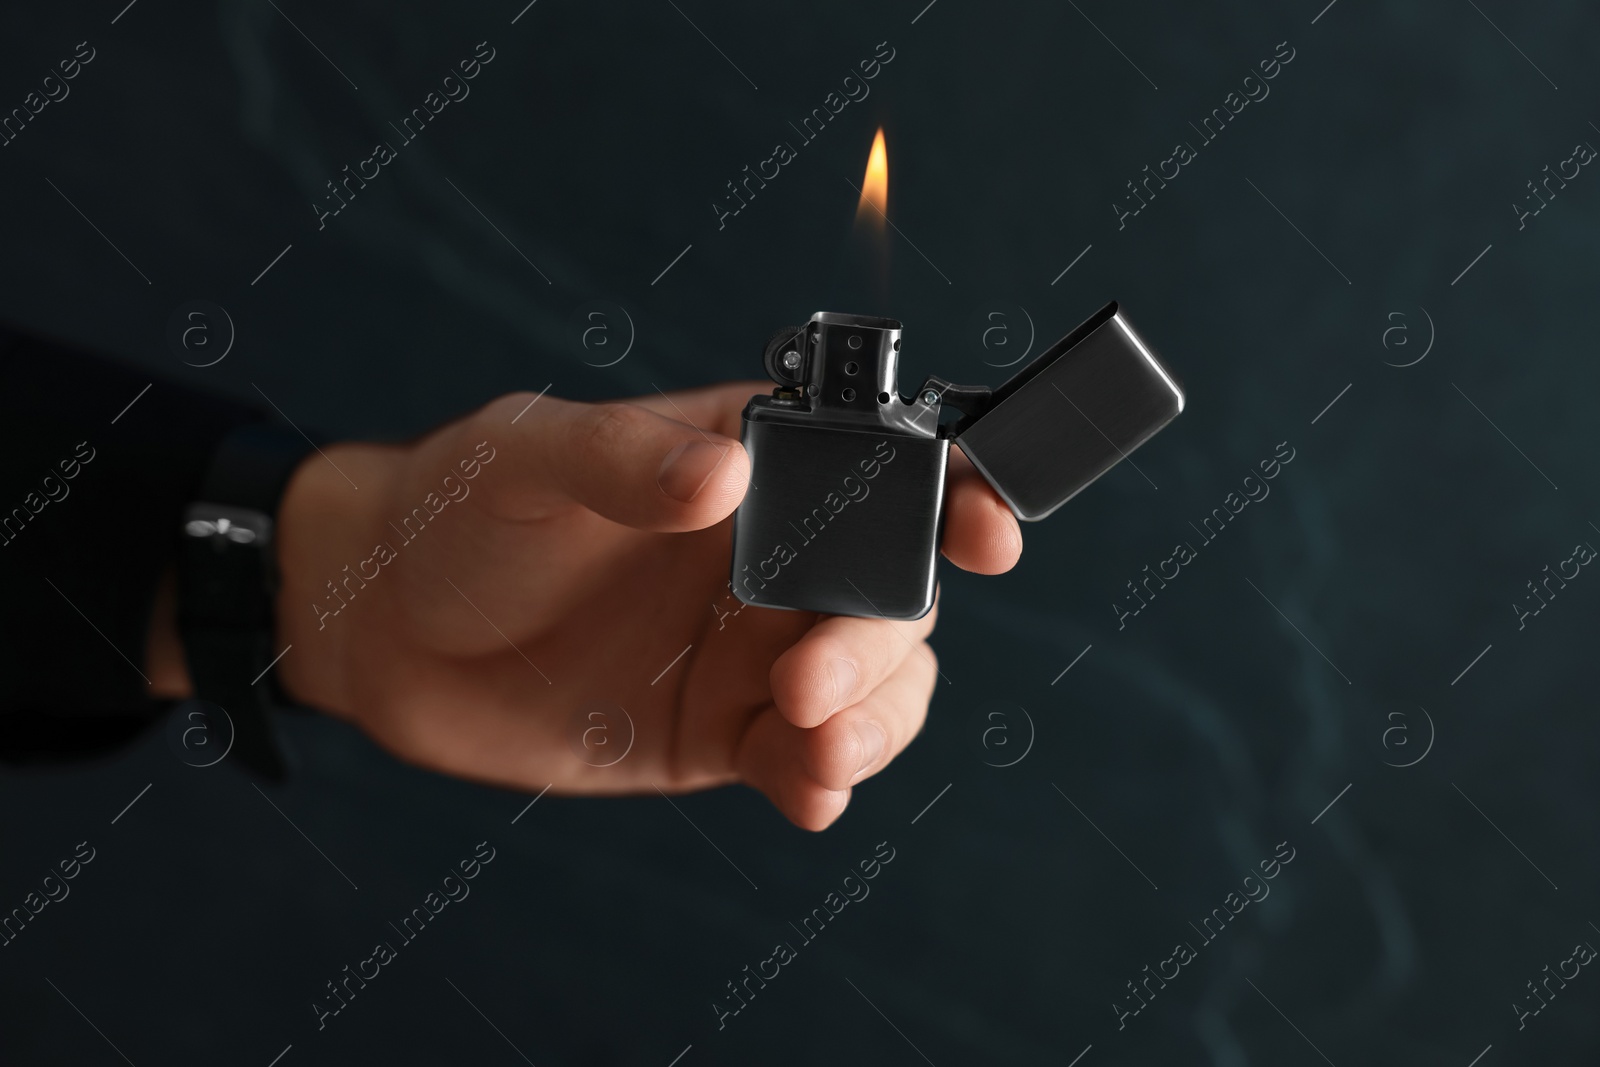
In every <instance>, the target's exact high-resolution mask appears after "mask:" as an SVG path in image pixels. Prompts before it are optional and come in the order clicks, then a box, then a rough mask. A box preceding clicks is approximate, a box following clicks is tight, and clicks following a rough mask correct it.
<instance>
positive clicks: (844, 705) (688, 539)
mask: <svg viewBox="0 0 1600 1067" xmlns="http://www.w3.org/2000/svg"><path fill="white" fill-rule="evenodd" d="M761 388H762V387H761V386H760V385H759V384H754V383H748V384H746V383H740V384H733V385H728V386H722V387H718V388H714V389H703V390H695V391H692V392H684V393H678V394H673V395H672V396H670V397H669V396H667V395H666V394H661V395H659V396H655V397H646V398H644V399H642V400H638V401H634V402H631V403H628V404H614V405H603V406H590V405H581V404H571V403H567V402H564V401H560V400H556V399H554V398H551V399H549V400H547V401H545V402H544V403H543V404H542V405H540V406H535V407H530V406H529V405H530V402H531V399H532V394H520V395H512V396H508V397H503V398H501V399H500V400H498V401H495V402H494V403H492V404H489V405H488V406H486V407H485V408H483V409H482V410H480V411H479V412H477V413H475V414H474V415H472V416H470V417H468V418H467V419H464V420H462V421H460V422H457V423H453V424H451V425H449V426H446V427H444V428H442V429H440V430H438V431H436V432H435V433H433V434H432V435H430V436H429V437H427V438H425V439H423V440H422V441H420V442H419V443H417V444H416V445H414V446H410V447H407V448H402V449H381V448H374V447H370V446H345V450H343V451H337V454H338V455H339V456H340V457H341V462H342V463H344V464H346V465H347V466H350V467H352V468H359V470H360V472H362V476H361V478H360V479H359V480H361V481H363V482H368V481H369V479H370V480H371V488H370V489H369V490H368V491H367V492H366V493H364V494H363V496H362V502H361V503H360V504H359V505H356V510H357V511H358V512H359V513H360V515H361V516H362V518H361V519H360V521H359V522H358V523H357V525H358V526H360V527H361V528H362V529H363V530H364V534H363V535H362V536H366V537H371V538H374V539H378V540H387V541H389V542H393V541H395V540H397V537H396V535H399V534H401V531H400V528H399V527H397V526H395V525H394V519H395V518H396V517H398V516H403V515H406V514H408V513H411V512H412V510H413V508H414V507H415V506H416V505H417V504H418V503H419V502H421V501H423V500H424V499H425V497H426V496H427V494H429V493H431V492H433V491H435V490H437V489H439V487H440V485H441V479H442V478H444V477H445V476H446V475H449V474H453V473H454V472H456V470H457V467H458V466H462V467H464V466H465V465H464V464H462V463H461V460H462V459H463V457H470V456H473V455H475V454H476V455H478V456H479V457H480V458H483V457H486V456H489V455H490V454H491V453H492V456H493V458H492V459H489V458H483V463H482V465H481V468H480V469H478V470H477V471H476V472H475V476H474V479H473V480H472V481H471V482H470V484H466V485H464V483H462V481H461V479H460V478H456V479H455V480H454V482H455V489H454V490H449V486H448V484H447V485H446V489H447V491H451V492H452V493H453V494H459V495H453V496H452V499H453V500H454V501H455V502H454V503H451V504H449V505H442V504H438V503H437V497H436V498H435V500H436V503H435V505H434V506H433V510H434V512H435V514H434V515H433V517H432V518H431V519H429V520H428V522H427V525H426V529H425V531H424V532H422V533H421V534H420V535H417V536H415V537H414V538H410V539H406V540H404V541H402V542H401V544H402V546H403V547H400V548H398V549H397V550H396V552H395V556H396V557H397V558H396V560H395V561H394V563H393V564H392V565H388V566H385V567H384V568H382V571H381V572H380V576H379V577H378V578H375V579H373V580H372V581H371V582H370V583H368V584H367V585H365V586H363V587H362V589H361V591H360V592H359V594H358V597H357V599H356V600H355V601H354V602H353V603H352V604H351V605H350V607H351V608H352V609H354V611H353V613H352V615H353V617H350V618H341V619H340V620H338V622H339V626H340V631H339V633H340V636H339V637H338V638H337V639H336V640H333V641H330V642H327V643H325V644H324V645H322V646H320V647H321V648H324V649H331V650H334V651H330V652H327V653H325V654H326V655H328V656H329V658H330V659H331V660H332V661H333V662H334V664H335V666H334V668H333V669H332V671H331V673H332V674H333V676H334V681H333V682H331V683H330V684H329V686H328V692H329V693H330V694H332V697H331V699H330V700H328V701H326V702H325V706H329V707H330V708H331V710H335V711H337V712H340V713H343V714H346V715H348V716H349V717H351V718H353V719H355V720H356V721H357V722H359V723H360V724H361V725H362V726H363V727H364V728H365V729H366V730H367V731H368V732H369V733H370V734H372V735H373V736H374V737H375V738H376V739H377V740H378V741H379V742H380V743H382V744H384V745H386V746H387V747H388V748H390V749H391V750H392V751H394V752H395V753H396V754H398V755H400V756H401V757H403V758H405V759H408V760H411V761H413V762H417V763H421V764H424V765H427V766H431V767H434V768H436V769H439V770H442V771H446V772H449V773H453V774H458V775H462V776H466V777H472V778H477V779H480V780H484V781H489V782H494V783H497V784H502V785H508V786H513V787H517V788H523V789H533V790H538V789H542V788H546V787H554V788H555V789H556V790H557V791H562V792H569V793H632V792H646V791H649V790H650V789H651V788H655V789H659V790H661V791H663V792H666V791H684V790H690V789H699V788H705V787H708V786H712V785H716V784H721V783H726V782H732V781H745V782H748V783H749V784H751V785H754V786H756V787H757V788H759V789H761V790H762V791H763V792H765V793H766V794H767V795H768V796H769V797H771V798H772V799H773V801H774V802H775V803H776V804H777V805H778V806H779V807H780V808H781V809H782V810H783V811H784V813H785V814H786V815H788V816H789V818H790V819H792V820H794V821H795V822H797V823H799V824H800V825H802V826H807V827H809V828H812V829H821V828H822V827H823V826H826V825H828V824H829V823H830V822H832V821H833V820H834V819H835V818H837V817H838V815H839V813H840V812H842V811H843V810H844V806H845V804H846V803H847V802H848V800H849V795H850V787H851V785H853V784H854V783H855V782H856V781H858V780H859V779H861V778H862V777H865V776H866V775H868V774H870V773H876V771H878V770H880V769H882V767H883V766H885V765H886V764H887V763H888V761H889V760H890V759H892V758H893V757H894V755H895V754H896V753H897V752H899V751H900V749H902V748H904V746H905V745H906V744H907V743H909V742H910V740H911V739H912V738H913V737H914V736H915V734H916V733H917V731H918V730H919V729H920V726H921V723H922V720H923V717H924V716H925V714H926V711H927V703H928V699H929V696H930V694H931V689H932V685H933V681H934V673H935V670H936V668H935V666H934V661H933V656H932V653H931V651H930V650H929V649H928V648H927V646H926V645H925V644H923V643H922V640H923V638H925V637H926V636H927V634H928V632H929V631H930V630H931V628H932V625H933V615H932V614H930V615H929V616H927V617H926V618H925V619H923V620H918V621H915V622H909V623H899V622H890V621H887V620H875V619H847V618H841V617H818V616H816V615H812V614H809V613H802V612H790V611H776V610H771V609H764V608H753V607H744V606H743V605H741V604H740V603H739V602H738V601H737V600H736V599H735V598H734V597H733V596H732V594H731V591H730V589H729V586H728V560H729V548H730V538H731V531H732V517H731V512H732V511H733V508H734V506H735V505H736V504H737V503H738V501H739V500H740V499H742V497H743V495H744V492H745V489H746V488H747V486H748V474H747V471H748V460H747V457H746V456H745V454H744V452H743V450H742V449H740V448H739V446H738V444H737V440H738V434H739V418H740V411H741V410H742V408H743V407H744V404H745V403H746V402H747V401H748V399H749V397H750V396H751V395H752V394H753V393H754V392H756V391H758V390H759V389H761ZM686 450H689V451H686ZM690 455H694V456H696V457H697V460H696V462H697V463H699V464H700V466H703V467H704V474H703V477H701V476H700V473H699V471H700V466H695V464H684V463H677V462H676V461H675V459H674V457H688V456H690ZM658 466H659V469H660V473H658ZM689 467H694V473H692V475H691V482H692V484H688V485H687V488H686V487H685V485H680V484H678V475H680V474H683V473H684V472H685V471H686V470H688V469H689ZM952 469H953V471H954V472H955V473H954V474H953V475H952V481H951V488H950V491H949V496H948V508H947V520H946V530H945V551H946V554H947V555H949V556H950V557H951V558H952V559H954V560H955V561H956V562H957V563H958V564H959V565H961V566H963V567H967V568H968V569H972V570H983V571H999V570H1005V569H1006V568H1008V567H1009V566H1010V565H1011V563H1012V562H1014V561H1015V558H1016V555H1017V553H1019V552H1020V549H1021V544H1020V536H1019V535H1018V534H1017V532H1016V526H1015V522H1014V520H1012V518H1011V516H1010V514H1009V512H1007V511H1006V510H1005V509H1004V505H1002V504H1001V503H1000V501H999V499H998V498H997V497H996V496H994V494H993V493H992V491H990V490H989V489H988V488H987V487H986V486H984V485H983V484H982V483H981V481H979V480H978V479H977V478H976V477H972V476H969V475H970V474H971V472H970V470H969V469H967V468H965V466H964V461H963V462H956V461H955V460H953V461H952ZM663 478H666V479H668V481H669V482H671V483H672V484H670V485H669V484H668V482H663V481H662V480H661V479H663ZM463 488H466V489H468V490H470V491H468V492H465V493H464V494H462V493H461V492H460V491H461V490H462V489H463ZM335 492H338V493H343V492H344V490H343V488H342V487H341V488H339V489H337V490H335ZM352 495H353V494H352ZM339 499H346V498H345V497H342V496H341V497H340V498H339ZM368 543H370V542H368ZM335 566H336V564H335ZM368 573H369V574H370V572H368ZM303 580H304V579H303V578H302V581H303ZM312 584H314V583H312ZM319 629H320V627H319ZM841 665H843V667H841ZM307 666H308V667H314V666H315V665H314V664H311V663H308V664H307ZM841 670H843V672H844V673H841Z"/></svg>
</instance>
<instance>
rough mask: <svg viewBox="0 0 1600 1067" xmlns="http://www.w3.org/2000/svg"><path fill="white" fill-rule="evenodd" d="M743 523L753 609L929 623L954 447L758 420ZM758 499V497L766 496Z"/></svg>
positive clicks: (738, 549) (738, 560)
mask: <svg viewBox="0 0 1600 1067" xmlns="http://www.w3.org/2000/svg"><path fill="white" fill-rule="evenodd" d="M741 439H742V441H743V442H744V447H745V449H746V451H748V452H749V454H750V465H751V483H752V484H751V488H750V491H749V494H748V495H747V496H746V497H745V501H744V503H743V504H741V505H740V507H739V510H738V511H737V512H736V513H735V515H734V525H733V568H732V575H731V580H732V582H733V592H734V595H735V596H737V597H738V598H739V599H740V600H742V601H743V602H744V603H746V604H753V605H757V606H760V607H770V608H790V609H795V610H799V611H816V612H823V613H827V614H837V615H859V616H877V617H881V618H889V619H918V618H921V617H922V616H923V615H926V614H927V613H928V610H929V609H930V608H931V607H932V606H933V595H934V585H935V568H936V564H937V560H938V554H939V538H940V535H941V534H942V532H943V525H944V523H943V520H944V476H945V463H946V459H947V458H948V455H949V442H948V441H945V440H942V439H937V438H931V437H908V436H902V435H897V434H893V433H887V432H881V431H879V432H861V431H857V430H849V429H837V428H828V427H824V428H819V427H812V426H803V425H795V424H793V423H789V422H782V421H768V420H763V419H761V418H759V417H758V418H756V419H751V418H750V417H749V412H748V411H747V412H746V417H745V420H744V428H743V433H742V438H741ZM757 487H759V488H757Z"/></svg>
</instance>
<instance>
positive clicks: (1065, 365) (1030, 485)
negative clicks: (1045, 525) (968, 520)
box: [955, 304, 1183, 522]
mask: <svg viewBox="0 0 1600 1067" xmlns="http://www.w3.org/2000/svg"><path fill="white" fill-rule="evenodd" d="M1182 410H1183V390H1182V388H1181V387H1180V386H1179V385H1178V383H1177V380H1176V378H1175V377H1174V376H1173V375H1172V373H1171V372H1170V371H1168V370H1167V369H1166V368H1165V367H1164V366H1163V365H1162V364H1161V361H1160V360H1159V359H1158V358H1157V357H1156V355H1155V353H1154V352H1153V351H1151V349H1150V347H1149V345H1148V344H1146V343H1145V342H1144V341H1143V340H1142V339H1141V338H1140V337H1139V335H1138V334H1137V333H1136V332H1134V330H1133V328H1132V327H1131V326H1130V325H1128V323H1127V320H1126V319H1125V318H1123V316H1122V315H1121V313H1120V312H1119V311H1118V309H1117V305H1116V304H1109V305H1107V306H1106V307H1105V308H1102V309H1101V311H1100V312H1099V313H1098V314H1097V315H1095V316H1094V317H1092V318H1090V319H1089V320H1088V321H1086V322H1085V323H1084V324H1083V325H1082V326H1080V327H1079V328H1078V329H1077V330H1074V331H1073V332H1072V333H1070V334H1068V335H1067V336H1066V337H1064V338H1062V339H1061V340H1060V341H1058V342H1056V344H1055V345H1054V346H1052V347H1051V349H1050V350H1049V351H1047V352H1046V353H1045V354H1044V355H1042V356H1040V357H1039V359H1038V360H1037V361H1036V362H1035V363H1033V364H1030V365H1029V366H1028V367H1027V368H1026V369H1025V370H1024V371H1023V372H1021V373H1019V374H1018V375H1017V376H1016V377H1015V378H1013V379H1012V380H1011V381H1010V382H1007V383H1006V384H1005V385H1002V386H1001V387H1000V388H999V389H998V390H996V391H995V403H994V406H993V407H991V408H990V409H989V410H988V411H987V412H985V413H984V414H983V416H982V417H981V418H979V419H977V420H976V421H974V422H973V423H972V424H971V425H970V426H967V427H964V428H962V429H961V430H960V431H959V433H958V434H957V435H956V437H955V441H956V443H957V444H958V445H960V446H961V450H962V451H963V452H965V453H966V454H967V458H969V459H971V460H972V463H973V465H974V466H976V467H977V468H978V470H979V471H981V472H982V473H983V476H984V477H985V478H987V479H988V480H989V483H990V484H991V485H993V486H994V488H995V491H996V492H998V493H999V494H1000V496H1001V497H1002V498H1003V499H1004V500H1005V502H1006V503H1007V504H1008V505H1010V507H1011V510H1012V511H1013V512H1015V513H1016V515H1017V517H1018V518H1019V519H1023V520H1026V521H1029V522H1036V521H1038V520H1039V519H1042V518H1045V517H1046V516H1047V515H1049V514H1050V513H1051V512H1053V511H1055V510H1056V509H1057V508H1059V507H1060V506H1061V505H1062V504H1065V503H1066V502H1067V501H1068V500H1071V499H1072V498H1073V497H1074V496H1076V495H1077V494H1078V493H1080V492H1082V491H1083V490H1084V489H1085V488H1087V487H1088V486H1089V485H1090V484H1091V483H1093V482H1094V480H1095V479H1097V478H1099V477H1100V476H1101V475H1102V474H1104V473H1105V472H1106V471H1108V470H1110V469H1111V468H1112V467H1114V466H1116V465H1117V464H1118V463H1120V462H1121V461H1122V460H1124V459H1126V458H1127V457H1128V455H1129V453H1131V452H1133V451H1134V449H1136V448H1138V447H1139V446H1140V445H1142V444H1144V442H1146V441H1148V440H1149V439H1150V438H1151V437H1153V436H1154V435H1155V434H1156V432H1157V431H1159V430H1160V429H1161V428H1162V427H1163V426H1165V425H1166V424H1167V423H1169V422H1171V421H1172V420H1173V419H1174V418H1175V417H1177V415H1178V413H1179V412H1181V411H1182Z"/></svg>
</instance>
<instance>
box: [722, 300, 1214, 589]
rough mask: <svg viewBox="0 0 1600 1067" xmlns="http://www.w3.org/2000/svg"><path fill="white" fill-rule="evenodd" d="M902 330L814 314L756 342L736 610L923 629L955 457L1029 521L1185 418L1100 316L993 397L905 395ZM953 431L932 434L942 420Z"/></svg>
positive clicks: (1147, 356)
mask: <svg viewBox="0 0 1600 1067" xmlns="http://www.w3.org/2000/svg"><path fill="white" fill-rule="evenodd" d="M900 335H901V325H900V323H899V322H897V321H895V320H894V319H883V318H872V317H869V316H864V315H841V314H835V313H832V312H823V311H819V312H817V313H816V314H815V315H813V316H811V321H810V322H809V323H808V324H806V325H805V326H803V327H797V328H791V329H787V330H783V331H780V332H779V333H777V334H775V335H774V336H773V337H772V339H771V340H770V341H768V342H767V346H766V352H765V357H764V359H765V363H766V370H767V374H768V375H769V376H770V377H771V378H772V380H773V381H775V382H777V383H778V388H777V389H775V390H773V393H772V395H771V396H766V395H757V396H754V397H751V398H750V403H749V404H747V405H746V406H745V409H744V426H743V433H742V437H741V440H742V441H743V443H744V447H745V450H746V451H747V452H748V453H749V455H750V487H749V490H748V492H747V493H746V495H745V499H744V503H743V504H741V505H740V507H739V510H738V512H737V513H736V514H735V516H734V524H733V571H732V585H733V592H734V595H735V596H737V597H738V598H739V599H740V600H742V601H743V602H744V603H746V604H754V605H759V606H761V607H769V608H791V609H795V610H799V611H815V612H823V613H827V614H833V615H859V616H872V617H879V618H888V619H917V618H921V617H922V616H923V615H925V614H927V612H928V610H929V609H930V608H931V607H933V599H934V589H935V577H936V566H937V561H938V555H939V539H940V536H941V534H942V531H943V522H944V494H945V466H946V463H947V460H948V458H949V453H950V442H951V441H955V442H956V443H957V444H959V445H960V446H961V451H962V452H964V453H965V454H966V456H967V458H968V459H970V460H971V461H972V464H973V466H975V467H976V468H977V469H978V470H979V471H980V472H981V473H982V475H983V477H984V478H985V479H986V480H987V481H988V482H989V484H990V485H991V486H993V487H994V489H995V491H996V492H997V493H999V494H1000V497H1001V499H1003V500H1004V501H1005V502H1006V504H1007V505H1009V506H1010V508H1011V510H1012V511H1013V512H1014V513H1015V514H1016V516H1017V518H1019V519H1022V520H1024V521H1027V522H1034V521H1037V520H1039V519H1042V518H1044V517H1045V516H1047V515H1049V514H1050V513H1051V512H1053V511H1055V510H1056V509H1057V508H1059V507H1060V506H1061V505H1062V504H1065V503H1066V502H1067V501H1068V500H1070V499H1072V497H1073V496H1075V495H1077V493H1078V492H1080V491H1081V490H1082V489H1084V488H1085V487H1086V486H1088V485H1089V483H1091V482H1093V481H1094V480H1095V479H1096V478H1098V477H1100V476H1101V475H1102V474H1104V473H1105V472H1106V471H1108V470H1110V469H1111V468H1112V467H1114V466H1116V464H1117V463H1118V462H1119V461H1120V460H1122V459H1125V458H1127V455H1128V453H1130V452H1132V451H1133V450H1134V449H1136V448H1138V447H1139V446H1140V445H1142V444H1144V443H1145V442H1146V441H1148V440H1149V439H1150V438H1151V437H1153V436H1154V435H1155V434H1156V432H1157V431H1158V430H1160V429H1161V428H1162V427H1163V426H1165V425H1166V424H1167V423H1169V422H1171V421H1172V419H1173V418H1175V417H1176V416H1177V415H1178V413H1179V412H1180V411H1182V410H1183V389H1182V387H1181V386H1180V385H1179V383H1178V381H1177V379H1176V378H1175V377H1174V375H1173V374H1172V373H1171V372H1170V371H1169V370H1167V368H1166V367H1165V366H1163V365H1162V363H1161V360H1160V359H1159V358H1157V356H1156V354H1155V353H1154V352H1153V351H1152V350H1151V348H1150V346H1149V345H1148V344H1147V343H1146V342H1145V341H1143V340H1142V339H1141V338H1140V337H1139V335H1138V334H1137V333H1135V332H1134V330H1133V327H1132V326H1130V325H1129V324H1128V322H1127V320H1126V319H1125V318H1124V317H1123V315H1122V313H1121V311H1120V310H1119V309H1118V307H1117V305H1116V304H1115V303H1111V304H1107V305H1106V306H1105V307H1103V308H1101V309H1100V310H1099V311H1097V312H1096V313H1095V314H1094V315H1093V316H1091V317H1090V318H1089V319H1088V320H1087V321H1085V322H1084V323H1082V324H1081V325H1080V326H1078V328H1077V329H1075V330H1073V331H1072V332H1071V333H1069V334H1067V335H1066V336H1065V337H1063V338H1062V339H1061V340H1059V341H1057V342H1056V343H1055V344H1054V345H1052V346H1051V347H1050V349H1049V350H1047V351H1046V352H1044V353H1043V354H1042V355H1040V356H1039V357H1038V358H1037V359H1035V360H1033V361H1032V362H1031V363H1029V364H1027V365H1026V366H1024V367H1023V368H1022V369H1021V370H1020V371H1018V372H1017V373H1016V374H1015V375H1014V376H1013V377H1012V378H1011V379H1010V380H1009V381H1007V382H1006V383H1005V384H1003V385H1001V386H1000V387H999V388H997V389H994V390H992V391H991V390H990V389H988V388H985V387H982V386H970V385H955V384H952V383H950V382H947V381H944V380H943V379H941V378H935V377H930V378H929V379H928V380H927V381H926V382H924V383H923V385H922V386H921V387H920V388H919V389H918V390H917V391H916V393H915V395H913V396H911V397H902V396H901V395H900V392H899V385H898V380H897V379H898V376H897V371H898V365H899V359H900V340H901V338H900ZM946 407H948V408H952V409H954V410H955V411H956V412H958V413H959V414H960V418H959V419H956V420H954V421H949V422H946V423H944V424H941V423H940V414H941V412H942V410H943V409H944V408H946Z"/></svg>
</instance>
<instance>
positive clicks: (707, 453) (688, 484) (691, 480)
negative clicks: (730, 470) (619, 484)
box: [656, 441, 728, 504]
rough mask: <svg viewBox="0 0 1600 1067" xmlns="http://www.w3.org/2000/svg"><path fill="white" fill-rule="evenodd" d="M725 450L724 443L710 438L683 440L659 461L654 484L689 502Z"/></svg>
mask: <svg viewBox="0 0 1600 1067" xmlns="http://www.w3.org/2000/svg"><path fill="white" fill-rule="evenodd" d="M727 454H728V449H727V447H726V446H718V445H714V444H712V443H711V442H709V441H685V442H683V443H682V444H681V445H678V446H677V447H676V448H674V449H673V450H672V451H671V452H668V453H667V458H666V459H663V460H662V461H661V470H660V471H658V472H657V473H656V484H657V485H658V486H660V487H661V491H662V492H663V493H665V494H667V495H668V496H670V497H671V498H672V499H674V500H681V501H683V502H684V503H685V504H691V503H693V502H694V498H695V497H697V496H699V495H700V490H702V489H704V488H705V487H706V482H708V481H710V480H711V475H712V474H714V473H715V472H716V469H717V467H718V465H719V464H721V463H722V458H723V457H724V456H726V455H727Z"/></svg>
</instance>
